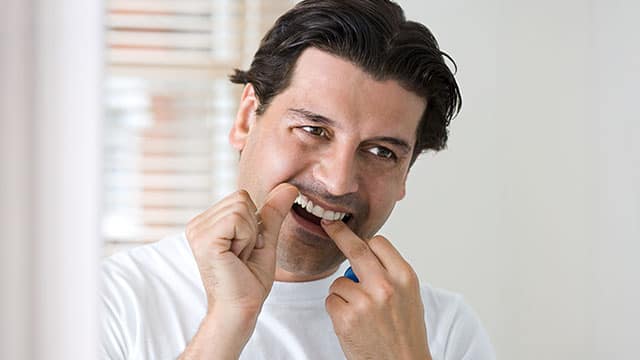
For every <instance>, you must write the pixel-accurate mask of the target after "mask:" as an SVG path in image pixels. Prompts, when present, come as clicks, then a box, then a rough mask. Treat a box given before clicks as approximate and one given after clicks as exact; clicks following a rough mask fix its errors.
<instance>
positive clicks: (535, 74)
mask: <svg viewBox="0 0 640 360" xmlns="http://www.w3.org/2000/svg"><path fill="white" fill-rule="evenodd" d="M399 2H400V3H401V4H402V5H403V7H404V8H405V10H406V12H407V15H408V17H409V18H411V19H415V20H418V21H421V22H424V23H425V24H427V25H428V26H429V27H430V28H431V29H432V30H433V31H434V33H435V35H436V37H437V38H438V39H439V41H440V44H441V46H442V48H443V49H445V50H446V51H448V52H449V53H450V54H451V55H453V57H454V58H455V59H456V61H457V62H458V65H459V67H460V71H459V76H458V78H459V80H460V84H461V86H462V90H463V97H464V101H463V102H464V108H463V112H462V114H461V115H460V116H459V117H458V118H457V119H456V120H454V121H453V123H452V127H451V140H450V143H449V149H448V150H446V151H444V152H442V153H439V154H436V155H435V156H434V155H430V156H429V155H428V156H426V157H424V158H423V159H422V160H419V161H418V163H417V164H416V166H415V167H414V168H413V169H412V174H411V177H410V181H409V188H408V196H407V198H406V199H405V200H404V201H403V202H402V203H401V204H400V205H399V206H398V208H397V211H396V212H395V213H394V215H393V218H392V219H391V221H390V223H389V224H387V226H386V227H385V229H384V232H385V233H386V234H388V235H389V236H390V237H391V238H392V239H394V241H395V242H396V243H397V244H398V246H399V247H400V248H401V251H402V252H403V254H405V255H406V257H407V258H409V259H410V260H411V262H412V264H413V265H414V267H415V268H416V269H417V271H418V272H419V274H420V275H421V278H422V279H423V280H424V281H427V282H430V283H432V284H435V285H436V286H440V287H444V288H449V289H452V290H455V291H458V292H461V293H463V294H464V295H465V298H466V299H467V301H468V302H469V303H471V305H472V306H473V307H474V308H475V309H476V311H477V312H478V313H479V315H480V317H481V318H482V320H483V322H484V323H485V325H486V327H487V329H488V330H489V332H490V335H491V337H492V340H493V342H494V344H495V347H496V350H497V353H498V357H499V358H503V359H540V358H544V359H600V358H616V359H632V358H636V357H637V354H636V352H635V351H633V350H634V346H635V343H636V342H637V334H638V332H637V329H636V326H635V324H637V323H639V322H640V314H639V310H638V309H637V304H638V303H640V290H639V287H638V285H637V283H638V281H637V277H638V274H640V262H638V261H635V259H637V258H638V255H640V245H639V242H638V239H640V234H639V233H638V223H639V222H640V212H639V209H638V207H639V206H640V175H639V171H640V170H639V169H640V161H639V157H640V149H639V145H638V141H640V134H639V125H638V121H639V120H638V115H637V111H636V109H635V108H634V103H635V102H637V99H636V97H637V94H639V93H640V92H639V91H638V89H637V86H634V85H635V84H638V83H640V78H639V76H638V69H639V66H640V62H639V60H638V59H639V56H640V46H639V45H638V44H640V39H639V37H640V35H638V34H640V25H638V22H637V21H634V20H633V19H634V18H635V17H637V15H638V14H640V8H639V5H638V4H637V3H634V2H632V1H626V2H625V1H613V2H611V1H591V2H589V1H577V0H565V1H551V0H541V1H535V2H530V1H506V0H485V1H471V0H467V1H464V0H457V1H451V0H448V1H426V2H425V1H418V0H414V1H409V0H406V1H399ZM634 140H635V141H634ZM415 224H423V225H422V226H421V228H420V233H418V232H417V231H416V230H415V229H416V228H415Z"/></svg>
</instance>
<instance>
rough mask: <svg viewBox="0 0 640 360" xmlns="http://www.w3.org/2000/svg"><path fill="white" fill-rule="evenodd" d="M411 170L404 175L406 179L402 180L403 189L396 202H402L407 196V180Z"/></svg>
mask: <svg viewBox="0 0 640 360" xmlns="http://www.w3.org/2000/svg"><path fill="white" fill-rule="evenodd" d="M409 170H411V169H407V172H406V173H405V174H404V179H402V185H401V186H402V187H401V188H400V192H399V193H398V199H397V200H396V201H400V200H402V199H404V197H405V195H407V178H408V177H409Z"/></svg>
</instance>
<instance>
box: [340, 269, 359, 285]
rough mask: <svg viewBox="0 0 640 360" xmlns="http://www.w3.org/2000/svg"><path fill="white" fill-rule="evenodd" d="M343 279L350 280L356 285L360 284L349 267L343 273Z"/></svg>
mask: <svg viewBox="0 0 640 360" xmlns="http://www.w3.org/2000/svg"><path fill="white" fill-rule="evenodd" d="M344 277H346V278H349V279H351V280H352V281H353V282H357V283H359V282H360V280H359V279H358V277H357V276H356V273H354V272H353V269H351V266H349V268H348V269H347V271H345V272H344Z"/></svg>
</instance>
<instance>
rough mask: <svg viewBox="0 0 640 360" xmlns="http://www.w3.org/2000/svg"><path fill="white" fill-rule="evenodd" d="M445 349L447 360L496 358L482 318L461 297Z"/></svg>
mask: <svg viewBox="0 0 640 360" xmlns="http://www.w3.org/2000/svg"><path fill="white" fill-rule="evenodd" d="M457 305H458V306H457V309H456V312H455V314H454V317H453V319H452V320H453V322H452V324H451V328H450V332H449V334H448V339H447V341H446V345H445V349H444V359H445V360H495V358H496V355H495V352H494V350H493V346H492V345H491V341H490V340H489V335H488V334H487V331H486V330H485V328H484V327H483V326H482V323H481V322H480V319H478V316H477V315H476V314H475V312H474V311H473V310H472V309H471V307H470V306H469V305H467V304H466V303H465V302H464V301H462V299H459V301H458V304H457Z"/></svg>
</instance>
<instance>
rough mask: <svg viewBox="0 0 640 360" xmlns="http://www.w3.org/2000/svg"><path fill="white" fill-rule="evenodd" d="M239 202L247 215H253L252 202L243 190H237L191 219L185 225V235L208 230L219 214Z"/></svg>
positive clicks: (253, 206)
mask: <svg viewBox="0 0 640 360" xmlns="http://www.w3.org/2000/svg"><path fill="white" fill-rule="evenodd" d="M239 202H243V203H244V204H245V205H246V208H247V210H248V211H247V213H248V214H255V212H256V206H255V204H254V203H253V201H251V197H250V196H249V194H248V193H247V192H246V191H245V190H239V191H236V192H234V193H232V194H230V195H228V196H226V197H224V198H223V199H222V200H220V201H218V202H217V203H216V204H214V205H213V206H211V207H209V208H208V209H207V210H205V211H204V212H202V213H200V214H198V215H197V216H195V217H194V218H193V219H191V220H190V221H189V223H188V224H187V233H198V232H200V231H202V229H204V228H208V227H209V226H210V225H211V224H212V223H214V222H216V221H217V220H218V219H219V217H220V215H221V214H224V213H226V212H225V210H226V209H228V208H229V207H230V206H232V205H233V204H237V203H239ZM187 237H188V236H187Z"/></svg>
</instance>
